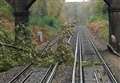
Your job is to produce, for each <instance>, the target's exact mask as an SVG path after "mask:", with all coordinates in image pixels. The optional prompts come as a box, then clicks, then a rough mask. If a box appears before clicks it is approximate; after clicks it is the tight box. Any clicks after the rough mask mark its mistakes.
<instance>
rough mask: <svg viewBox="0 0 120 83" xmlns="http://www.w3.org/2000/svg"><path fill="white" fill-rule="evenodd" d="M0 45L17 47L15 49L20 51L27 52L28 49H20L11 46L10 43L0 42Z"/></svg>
mask: <svg viewBox="0 0 120 83" xmlns="http://www.w3.org/2000/svg"><path fill="white" fill-rule="evenodd" d="M0 45H1V46H5V47H9V48H13V49H17V50H20V51H25V52H28V51H27V50H25V49H22V48H19V47H16V46H13V45H11V44H6V43H3V42H0Z"/></svg>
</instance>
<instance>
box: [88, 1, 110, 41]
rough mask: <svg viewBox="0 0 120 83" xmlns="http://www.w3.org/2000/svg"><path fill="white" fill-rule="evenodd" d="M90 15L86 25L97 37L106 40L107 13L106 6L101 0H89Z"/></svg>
mask: <svg viewBox="0 0 120 83" xmlns="http://www.w3.org/2000/svg"><path fill="white" fill-rule="evenodd" d="M90 7H91V10H92V15H91V16H90V18H89V23H88V27H89V28H90V29H91V30H92V31H93V33H94V34H95V35H97V37H100V38H101V39H103V40H105V41H108V30H109V29H108V16H107V15H108V13H107V6H106V4H105V3H104V1H102V0H95V1H94V2H93V3H92V2H91V5H90Z"/></svg>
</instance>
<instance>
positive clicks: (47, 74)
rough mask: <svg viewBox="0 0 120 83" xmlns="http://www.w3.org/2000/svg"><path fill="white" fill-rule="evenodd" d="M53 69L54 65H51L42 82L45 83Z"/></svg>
mask: <svg viewBox="0 0 120 83" xmlns="http://www.w3.org/2000/svg"><path fill="white" fill-rule="evenodd" d="M52 69H53V65H50V67H49V69H48V70H47V72H46V73H45V75H44V76H43V78H42V79H41V81H40V83H45V82H46V80H47V78H48V77H49V74H50V72H51V71H52Z"/></svg>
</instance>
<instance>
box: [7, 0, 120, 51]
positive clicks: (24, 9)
mask: <svg viewBox="0 0 120 83" xmlns="http://www.w3.org/2000/svg"><path fill="white" fill-rule="evenodd" d="M6 1H7V2H8V3H9V4H10V5H11V6H12V7H13V9H14V12H13V14H14V17H15V25H16V26H17V25H19V24H25V25H26V26H27V22H28V20H29V19H28V17H29V8H30V7H31V6H32V4H33V3H34V2H35V1H36V0H6ZM104 1H105V3H106V5H107V7H108V14H109V45H108V46H109V47H110V48H114V49H115V51H117V52H120V23H119V22H120V0H104Z"/></svg>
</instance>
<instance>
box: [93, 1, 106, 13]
mask: <svg viewBox="0 0 120 83" xmlns="http://www.w3.org/2000/svg"><path fill="white" fill-rule="evenodd" d="M94 11H95V14H96V15H106V14H107V7H106V4H105V3H104V1H102V0H96V3H95V7H94Z"/></svg>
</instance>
